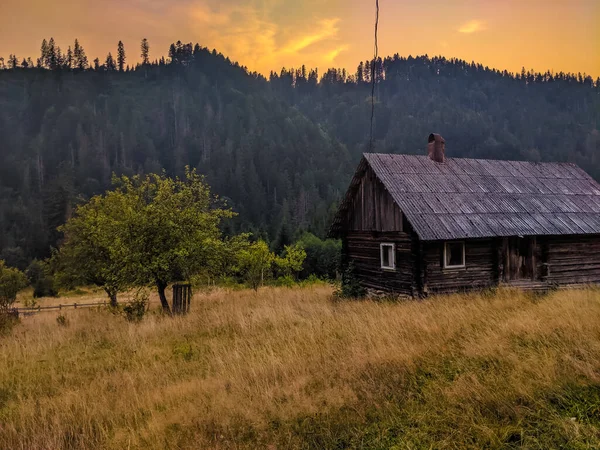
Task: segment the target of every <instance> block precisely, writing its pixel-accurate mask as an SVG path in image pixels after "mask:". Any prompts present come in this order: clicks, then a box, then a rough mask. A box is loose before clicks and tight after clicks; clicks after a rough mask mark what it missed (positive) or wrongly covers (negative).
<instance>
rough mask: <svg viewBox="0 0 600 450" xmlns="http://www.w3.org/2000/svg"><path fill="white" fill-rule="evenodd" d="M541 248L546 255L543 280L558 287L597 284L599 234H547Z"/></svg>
mask: <svg viewBox="0 0 600 450" xmlns="http://www.w3.org/2000/svg"><path fill="white" fill-rule="evenodd" d="M538 239H541V238H538ZM542 248H543V252H544V253H545V257H546V258H547V259H546V264H547V265H546V267H545V268H544V269H542V270H543V272H544V273H543V275H544V276H543V279H544V281H547V282H548V283H549V284H554V285H562V286H568V285H577V284H596V283H600V236H598V235H592V236H557V237H547V238H543V244H542Z"/></svg>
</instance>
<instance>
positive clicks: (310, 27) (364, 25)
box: [0, 0, 600, 78]
mask: <svg viewBox="0 0 600 450" xmlns="http://www.w3.org/2000/svg"><path fill="white" fill-rule="evenodd" d="M374 5H375V1H374V0H320V1H317V0H304V1H303V0H245V1H243V0H170V1H167V0H55V1H52V2H50V1H47V0H0V18H1V23H2V25H0V56H3V57H4V58H7V57H8V55H9V53H15V54H16V55H17V56H19V57H20V58H22V57H23V56H31V57H32V58H33V59H34V60H35V58H37V57H38V56H39V47H40V43H41V41H42V39H43V38H50V37H51V36H53V37H54V39H55V40H56V41H57V43H58V45H60V46H61V48H62V49H63V50H66V49H67V47H68V45H72V42H73V40H74V38H75V37H77V38H78V39H79V41H80V43H81V44H82V45H83V46H84V48H85V50H86V53H87V55H88V58H89V60H90V61H92V60H93V59H94V58H95V57H96V56H98V57H99V58H100V60H101V61H104V59H105V57H106V54H107V53H108V52H109V51H111V52H112V53H113V55H115V54H116V46H117V42H118V41H119V40H122V41H123V42H124V44H125V49H126V51H127V56H128V60H127V63H129V64H133V63H135V62H137V61H139V53H140V51H139V42H140V40H141V38H143V37H147V38H148V39H149V41H150V47H151V49H150V53H151V59H154V58H158V57H160V56H162V55H166V53H167V51H168V46H169V44H170V43H171V42H174V41H177V40H181V41H183V42H194V43H195V42H199V43H200V44H201V45H203V46H207V47H209V48H213V47H214V48H217V50H219V51H221V52H222V53H223V54H225V55H226V56H229V57H230V58H231V59H233V60H237V61H239V62H240V63H241V64H243V65H246V66H247V67H248V68H249V69H250V70H257V71H259V72H262V73H264V74H268V73H269V71H270V70H271V69H274V70H277V71H278V70H279V69H281V67H282V66H286V67H291V66H295V67H298V66H300V65H301V64H306V65H307V66H309V67H319V69H321V72H322V71H323V69H325V68H326V67H332V66H335V67H346V68H347V69H349V70H351V71H352V72H353V71H354V70H355V68H356V64H357V63H358V61H359V60H361V59H362V60H365V59H367V58H370V57H371V56H372V54H373V22H374V16H375V6H374ZM380 8H381V15H380V34H379V42H380V46H379V49H380V55H382V56H386V55H391V54H394V53H396V52H398V53H400V54H401V55H403V56H407V55H409V54H412V55H417V54H424V53H427V54H429V55H444V56H446V57H458V58H461V59H466V60H468V61H471V60H474V61H476V62H480V63H482V64H484V65H488V66H490V67H496V68H499V69H508V70H510V71H520V70H521V67H522V66H525V67H526V68H527V69H530V68H533V69H535V70H540V71H545V70H546V69H550V70H554V71H555V72H558V71H565V72H566V71H570V72H582V73H583V72H586V73H588V74H591V75H592V76H593V77H594V78H596V77H598V76H600V0H543V1H542V0H464V1H463V0H456V1H453V0H447V1H440V0H422V1H404V0H380Z"/></svg>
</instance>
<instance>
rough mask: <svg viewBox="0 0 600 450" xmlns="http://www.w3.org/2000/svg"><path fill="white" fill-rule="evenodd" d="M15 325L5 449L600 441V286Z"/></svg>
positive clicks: (239, 298)
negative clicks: (137, 319)
mask: <svg viewBox="0 0 600 450" xmlns="http://www.w3.org/2000/svg"><path fill="white" fill-rule="evenodd" d="M192 307H193V310H192V313H191V314H190V315H189V316H188V317H185V318H175V319H169V318H163V317H161V316H159V315H158V314H152V315H150V316H148V317H146V318H145V319H144V321H143V322H142V323H140V324H131V323H128V322H126V321H125V320H124V319H123V318H122V317H119V316H114V315H112V314H111V313H110V312H108V311H101V310H80V311H69V312H66V313H64V312H63V314H65V315H66V316H67V318H68V320H69V325H68V326H67V327H61V326H59V325H58V324H57V322H56V316H57V315H58V313H42V314H39V315H36V316H32V317H27V318H25V319H23V320H22V322H21V324H19V325H18V326H17V327H16V328H15V329H14V330H13V332H12V334H11V335H9V336H7V337H3V338H0V449H20V448H23V449H25V448H26V449H61V448H103V449H104V448H106V449H126V448H132V449H136V448H138V449H141V448H149V449H163V448H166V449H169V448H172V449H175V448H177V449H180V448H346V447H353V448H356V447H361V448H392V447H394V448H407V449H413V448H482V447H486V448H512V447H526V448H557V447H563V448H599V447H600V431H599V429H600V428H599V427H600V291H598V290H595V289H587V290H581V291H561V292H555V293H552V294H549V295H546V296H543V297H536V296H532V295H526V294H523V293H520V292H518V291H511V290H500V291H498V292H497V293H495V294H469V295H455V296H447V297H437V298H430V299H428V300H426V301H420V302H419V301H409V302H402V303H388V302H379V303H378V302H371V301H360V302H353V301H344V302H333V301H332V300H331V288H330V287H328V286H313V287H308V288H294V289H288V288H265V289H262V290H260V291H259V292H258V293H254V292H253V291H225V290H223V291H215V292H212V293H209V294H198V295H196V296H195V298H194V302H193V304H192Z"/></svg>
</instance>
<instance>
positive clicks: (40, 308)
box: [10, 301, 131, 316]
mask: <svg viewBox="0 0 600 450" xmlns="http://www.w3.org/2000/svg"><path fill="white" fill-rule="evenodd" d="M128 303H131V302H119V304H122V305H126V304H128ZM109 304H110V303H109V302H107V301H104V302H94V303H64V304H59V305H52V306H33V307H31V308H11V310H10V311H11V312H12V313H13V314H15V315H20V314H23V315H25V316H28V315H31V314H35V313H39V312H45V311H62V310H63V309H65V310H66V309H69V308H73V309H78V308H90V307H93V306H108V305H109Z"/></svg>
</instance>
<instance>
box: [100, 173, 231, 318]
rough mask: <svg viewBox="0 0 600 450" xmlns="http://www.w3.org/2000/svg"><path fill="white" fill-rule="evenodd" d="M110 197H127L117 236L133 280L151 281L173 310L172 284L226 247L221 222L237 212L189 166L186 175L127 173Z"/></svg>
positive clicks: (163, 302)
mask: <svg viewBox="0 0 600 450" xmlns="http://www.w3.org/2000/svg"><path fill="white" fill-rule="evenodd" d="M115 182H116V183H117V186H118V187H117V189H116V190H115V191H113V192H109V193H107V197H110V196H116V197H119V198H122V200H123V202H124V203H125V204H126V205H127V207H126V208H123V209H122V210H121V214H120V223H119V225H120V227H121V231H120V232H117V236H118V237H117V238H116V239H117V240H118V241H119V244H120V245H122V248H123V253H122V256H123V257H122V262H123V264H124V266H125V267H127V268H128V270H130V274H129V277H130V280H131V281H132V282H137V283H139V284H145V283H152V284H154V286H155V287H156V289H157V291H158V295H159V298H160V301H161V305H162V307H163V310H164V311H165V312H169V313H170V308H169V303H168V302H167V297H166V294H165V290H166V288H167V286H168V285H169V283H171V282H173V281H177V280H181V279H189V277H190V276H191V275H192V274H194V273H197V272H200V271H202V270H203V269H205V268H207V267H209V265H210V263H211V261H213V260H214V258H215V253H216V252H218V251H219V249H220V248H221V232H220V230H219V225H220V223H221V221H222V220H223V219H226V218H230V217H233V213H232V212H231V211H230V210H228V209H224V208H222V207H220V206H219V205H218V204H217V203H216V202H217V199H216V198H215V197H213V196H212V195H211V193H210V188H209V186H208V184H207V183H206V182H205V180H204V178H203V177H202V176H200V175H198V174H197V173H196V171H195V170H189V169H186V172H185V178H184V179H180V178H175V179H173V178H168V177H167V176H166V175H164V174H163V175H156V174H153V175H147V176H145V177H141V176H134V177H131V178H129V177H126V176H123V177H121V178H119V179H116V180H115Z"/></svg>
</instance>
